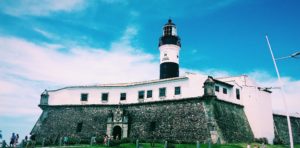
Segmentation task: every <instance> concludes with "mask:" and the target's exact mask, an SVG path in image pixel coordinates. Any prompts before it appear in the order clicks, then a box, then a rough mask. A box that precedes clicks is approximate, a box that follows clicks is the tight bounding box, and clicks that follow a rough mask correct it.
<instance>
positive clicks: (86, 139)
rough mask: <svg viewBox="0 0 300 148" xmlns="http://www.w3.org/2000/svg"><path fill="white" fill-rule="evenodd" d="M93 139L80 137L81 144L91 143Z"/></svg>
mask: <svg viewBox="0 0 300 148" xmlns="http://www.w3.org/2000/svg"><path fill="white" fill-rule="evenodd" d="M90 143H91V139H90V138H82V139H80V144H90Z"/></svg>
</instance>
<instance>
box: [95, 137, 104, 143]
mask: <svg viewBox="0 0 300 148" xmlns="http://www.w3.org/2000/svg"><path fill="white" fill-rule="evenodd" d="M103 142H104V138H103V137H96V143H97V144H103Z"/></svg>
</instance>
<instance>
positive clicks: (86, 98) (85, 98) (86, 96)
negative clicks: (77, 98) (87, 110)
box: [81, 94, 89, 101]
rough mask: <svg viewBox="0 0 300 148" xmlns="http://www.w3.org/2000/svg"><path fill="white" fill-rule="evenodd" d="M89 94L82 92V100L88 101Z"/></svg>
mask: <svg viewBox="0 0 300 148" xmlns="http://www.w3.org/2000/svg"><path fill="white" fill-rule="evenodd" d="M88 96H89V95H88V94H81V101H87V100H88Z"/></svg>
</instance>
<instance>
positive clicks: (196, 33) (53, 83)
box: [0, 0, 300, 139]
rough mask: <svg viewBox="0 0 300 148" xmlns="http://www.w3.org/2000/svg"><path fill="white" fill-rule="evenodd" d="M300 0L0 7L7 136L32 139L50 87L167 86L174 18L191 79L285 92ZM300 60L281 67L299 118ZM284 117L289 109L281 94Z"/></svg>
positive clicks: (1, 115)
mask: <svg viewBox="0 0 300 148" xmlns="http://www.w3.org/2000/svg"><path fill="white" fill-rule="evenodd" d="M299 5H300V1H298V0H290V1H282V0H264V1H261V0H253V1H240V0H223V1H219V0H199V1H161V0H153V1H137V0H132V1H125V0H91V1H83V0H73V1H69V0H65V1H59V0H52V1H51V0H36V1H35V0H33V1H30V0H23V1H9V0H1V1H0V100H1V102H0V130H2V133H3V134H4V136H5V137H4V138H6V139H8V136H9V135H10V134H11V132H17V133H20V134H21V138H22V137H24V135H25V134H28V133H29V132H30V130H31V128H32V127H33V125H34V123H35V122H36V120H37V119H38V116H39V115H40V113H41V110H40V109H39V108H38V106H37V105H38V103H39V95H40V94H41V92H42V91H43V90H44V89H55V88H59V87H63V86H67V85H83V84H95V83H114V82H115V83H116V82H128V81H140V80H148V79H157V78H158V76H159V75H158V71H159V51H158V48H157V46H158V38H159V37H160V36H161V33H162V26H163V25H164V24H165V23H166V22H167V20H168V19H169V18H171V19H173V21H174V23H175V24H176V25H177V29H178V34H179V36H180V37H181V40H182V49H181V51H180V67H181V72H184V71H192V72H197V73H203V74H207V75H213V76H215V77H219V76H235V75H241V74H247V75H249V76H250V77H252V78H253V79H255V80H256V81H257V82H258V83H259V84H261V85H263V86H277V85H278V84H277V82H276V74H275V70H274V67H273V63H272V59H271V56H270V53H269V50H268V47H267V43H266V40H265V35H266V34H268V35H269V39H270V42H271V45H272V47H273V50H274V54H275V56H276V57H281V56H286V55H289V54H291V53H294V52H296V51H300V29H299V26H300V19H299V18H300V9H299V8H298V6H299ZM299 62H300V60H299V59H287V60H282V61H278V67H279V70H280V72H281V74H282V77H283V80H284V82H285V85H286V91H287V93H288V94H289V95H288V96H287V97H288V98H289V100H288V102H289V108H290V110H291V112H293V113H294V112H298V113H300V111H299V108H300V107H299V106H300V104H299V103H297V102H300V101H297V99H299V97H300V93H299V89H300V75H299V72H300V66H299ZM273 98H274V99H273V107H274V110H282V108H281V106H282V105H281V104H282V103H281V102H280V98H279V97H278V93H276V92H274V93H273Z"/></svg>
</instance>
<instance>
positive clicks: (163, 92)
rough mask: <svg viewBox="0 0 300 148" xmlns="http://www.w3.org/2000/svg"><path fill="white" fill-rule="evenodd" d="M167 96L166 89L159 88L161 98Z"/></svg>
mask: <svg viewBox="0 0 300 148" xmlns="http://www.w3.org/2000/svg"><path fill="white" fill-rule="evenodd" d="M165 96H166V88H165V87H163V88H159V97H165Z"/></svg>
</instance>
